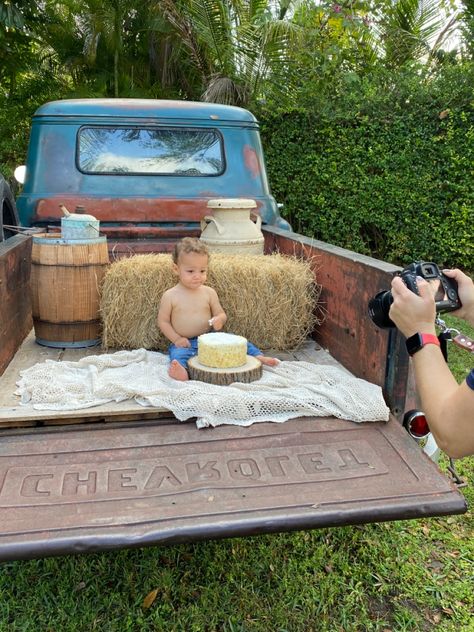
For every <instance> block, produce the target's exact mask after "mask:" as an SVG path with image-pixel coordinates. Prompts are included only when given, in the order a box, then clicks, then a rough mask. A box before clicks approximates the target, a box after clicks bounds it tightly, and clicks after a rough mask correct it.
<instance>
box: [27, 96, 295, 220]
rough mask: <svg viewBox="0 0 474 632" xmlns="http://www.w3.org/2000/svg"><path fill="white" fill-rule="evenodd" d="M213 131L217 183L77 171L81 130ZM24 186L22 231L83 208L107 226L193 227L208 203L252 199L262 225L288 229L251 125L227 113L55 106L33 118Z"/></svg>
mask: <svg viewBox="0 0 474 632" xmlns="http://www.w3.org/2000/svg"><path fill="white" fill-rule="evenodd" d="M84 125H86V126H90V125H92V126H97V125H98V126H100V125H120V126H130V127H135V126H136V127H141V126H147V127H150V126H151V127H161V128H163V127H164V128H166V127H168V126H172V127H182V128H194V127H197V128H204V129H207V128H209V129H214V130H217V132H218V133H219V134H220V135H221V137H222V139H223V144H224V156H225V169H224V172H223V173H222V175H213V176H185V175H161V174H159V175H156V174H139V175H137V174H87V173H83V172H81V171H80V170H79V169H78V167H77V135H78V131H79V129H80V127H81V126H84ZM26 168H27V171H26V180H25V183H24V187H23V191H22V193H21V194H20V195H19V197H18V200H17V206H18V209H19V213H20V220H21V223H22V224H23V225H24V226H31V225H45V224H52V223H57V222H59V220H60V217H61V211H60V209H59V204H60V203H63V204H65V205H66V206H67V207H68V208H69V207H72V208H70V210H71V211H73V210H74V206H75V205H76V204H82V205H83V206H84V207H85V210H86V212H87V213H90V214H92V215H94V216H95V217H96V218H97V219H99V220H100V221H101V226H102V227H104V228H106V226H107V225H112V224H114V225H117V224H118V225H121V224H126V225H127V226H130V225H132V226H134V225H137V226H138V225H141V226H144V225H150V226H160V225H164V224H170V223H181V224H182V223H185V224H188V225H189V224H194V225H196V224H198V223H199V220H200V218H201V217H203V216H204V215H206V214H207V213H208V210H207V206H206V205H207V201H208V200H209V199H211V198H218V197H227V198H239V197H240V198H242V197H245V198H252V199H255V200H256V202H257V204H258V212H259V213H260V215H261V216H262V220H263V222H264V223H266V224H270V225H274V226H277V227H280V228H289V225H288V223H287V222H286V221H285V220H283V219H282V218H281V217H280V215H279V212H278V207H277V204H276V202H275V199H274V198H273V196H272V195H271V193H270V189H269V185H268V179H267V174H266V170H265V163H264V157H263V151H262V146H261V141H260V135H259V127H258V122H257V120H256V118H255V117H254V116H253V114H251V113H250V112H249V111H247V110H244V109H242V108H237V107H233V106H225V105H219V104H211V103H198V102H186V101H171V100H152V99H75V100H64V101H53V102H51V103H46V104H45V105H43V106H41V107H40V108H39V109H38V110H37V111H36V113H35V114H34V116H33V121H32V128H31V135H30V143H29V148H28V154H27V161H26Z"/></svg>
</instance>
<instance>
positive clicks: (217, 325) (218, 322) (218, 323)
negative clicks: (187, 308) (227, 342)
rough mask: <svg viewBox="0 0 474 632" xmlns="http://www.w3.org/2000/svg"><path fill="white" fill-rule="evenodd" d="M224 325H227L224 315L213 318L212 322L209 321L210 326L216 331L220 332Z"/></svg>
mask: <svg viewBox="0 0 474 632" xmlns="http://www.w3.org/2000/svg"><path fill="white" fill-rule="evenodd" d="M224 323H225V316H224V314H221V315H219V316H214V318H211V320H210V321H209V324H210V325H211V327H212V328H213V329H214V330H215V331H219V330H220V329H222V327H223V326H224Z"/></svg>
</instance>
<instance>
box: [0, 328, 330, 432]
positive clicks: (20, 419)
mask: <svg viewBox="0 0 474 632" xmlns="http://www.w3.org/2000/svg"><path fill="white" fill-rule="evenodd" d="M110 352H112V351H109V353H110ZM101 353H105V351H104V350H102V349H101V348H100V346H96V347H89V348H86V349H54V348H52V347H44V346H41V345H39V344H37V343H36V342H35V336H34V331H33V330H32V331H31V332H30V334H29V335H28V336H27V338H26V339H25V340H24V342H23V344H22V345H21V347H20V348H19V350H18V351H17V353H16V354H15V357H14V358H13V360H12V361H11V362H10V364H9V366H8V367H7V369H6V371H5V373H4V374H3V375H2V376H1V377H0V428H8V427H12V426H15V427H21V426H31V425H37V424H38V423H44V424H47V425H50V424H54V425H57V424H68V423H80V422H85V421H88V422H91V421H127V420H136V419H138V418H139V419H147V418H156V417H157V416H169V415H170V411H168V410H166V409H165V408H145V407H144V406H141V405H140V404H137V403H136V402H134V401H131V400H129V401H125V402H111V403H109V404H103V405H101V406H94V407H92V408H85V409H82V410H70V411H57V410H49V411H48V410H35V409H34V408H33V406H32V405H29V404H27V405H21V404H20V399H19V397H18V396H16V395H15V394H14V393H15V390H16V382H17V381H18V379H19V377H20V371H23V370H25V369H27V368H29V367H31V366H33V365H34V364H36V363H38V362H45V361H46V360H57V361H59V362H60V361H71V362H75V361H78V360H80V358H83V357H85V356H90V355H98V354H101ZM265 353H266V354H267V355H273V356H275V357H277V358H279V359H280V360H304V361H306V362H315V363H317V364H329V365H333V366H339V367H340V368H342V365H341V364H339V363H338V362H337V361H336V360H335V359H334V358H333V357H332V356H331V355H330V354H329V353H328V352H327V351H325V350H324V349H322V348H321V347H319V345H318V344H317V343H316V342H314V340H307V341H306V343H305V344H304V345H302V346H301V347H300V348H299V349H298V350H295V351H276V350H266V351H265Z"/></svg>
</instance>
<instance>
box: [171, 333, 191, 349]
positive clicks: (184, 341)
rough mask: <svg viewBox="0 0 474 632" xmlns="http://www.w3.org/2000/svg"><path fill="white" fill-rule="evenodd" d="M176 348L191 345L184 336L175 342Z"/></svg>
mask: <svg viewBox="0 0 474 632" xmlns="http://www.w3.org/2000/svg"><path fill="white" fill-rule="evenodd" d="M173 344H174V346H175V347H190V346H191V343H190V342H189V340H188V339H187V338H185V337H184V336H180V337H179V338H178V339H177V340H175V341H174V343H173Z"/></svg>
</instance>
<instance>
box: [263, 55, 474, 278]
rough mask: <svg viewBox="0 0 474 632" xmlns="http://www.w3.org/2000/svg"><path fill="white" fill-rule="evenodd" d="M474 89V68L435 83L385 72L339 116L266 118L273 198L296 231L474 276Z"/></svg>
mask: <svg viewBox="0 0 474 632" xmlns="http://www.w3.org/2000/svg"><path fill="white" fill-rule="evenodd" d="M346 79H347V78H346ZM473 85H474V67H473V65H472V64H469V65H466V66H464V67H461V66H453V67H450V68H447V69H445V70H444V72H443V73H442V74H440V75H439V76H437V77H436V78H435V79H432V80H431V81H430V82H421V81H419V79H418V78H416V79H415V78H414V77H413V75H412V74H411V73H404V72H398V73H397V74H396V76H394V73H388V72H379V73H374V74H373V75H372V76H371V77H368V78H365V79H364V80H360V79H358V78H354V77H352V81H351V83H350V85H347V86H346V89H345V90H342V91H341V92H340V94H339V95H337V97H336V98H332V99H331V101H330V103H331V108H330V109H329V108H328V107H324V105H326V106H327V103H326V104H323V105H321V107H318V104H316V107H314V106H311V104H310V105H309V106H307V107H304V108H302V107H299V108H297V109H296V108H295V109H293V110H292V111H284V112H281V111H278V109H277V108H275V109H274V110H273V111H270V109H269V108H267V109H263V110H262V111H261V114H260V116H261V123H262V134H263V141H264V147H265V152H266V160H267V168H268V172H269V177H270V182H271V185H272V190H273V194H274V195H275V197H276V199H277V200H278V201H279V202H282V203H283V204H284V214H285V217H286V218H287V219H288V220H289V221H290V223H291V224H292V226H293V228H294V229H295V230H296V231H297V232H301V233H303V234H306V235H310V236H314V237H316V238H317V239H321V240H323V241H327V242H330V243H334V244H337V245H340V246H343V247H346V248H349V249H351V250H355V251H357V252H361V253H365V254H372V255H373V256H376V257H377V258H380V259H384V260H387V261H394V262H398V263H408V262H410V261H413V260H416V259H420V258H422V259H423V258H424V259H428V260H431V261H436V262H438V263H440V264H446V265H457V266H461V267H464V268H467V269H470V270H472V269H473V267H474V264H473V261H474V246H473V239H472V235H473V226H474V178H473V175H474V170H473V169H474V107H473V105H474V101H473V98H472V86H473ZM310 98H311V95H310V94H309V95H308V97H307V101H310ZM320 99H321V97H320V98H319V99H317V100H316V102H317V101H318V100H320Z"/></svg>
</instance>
